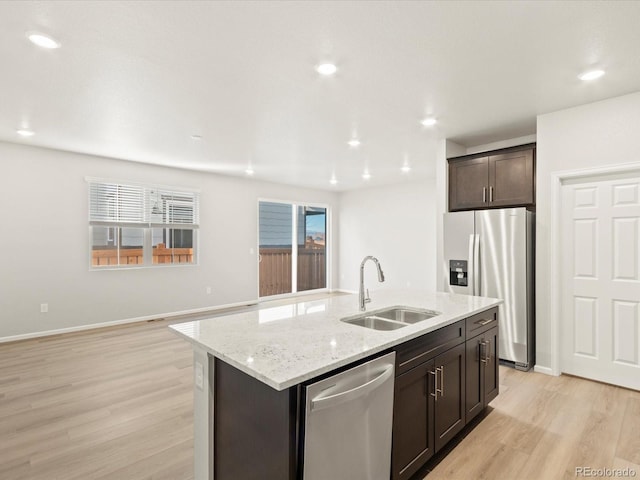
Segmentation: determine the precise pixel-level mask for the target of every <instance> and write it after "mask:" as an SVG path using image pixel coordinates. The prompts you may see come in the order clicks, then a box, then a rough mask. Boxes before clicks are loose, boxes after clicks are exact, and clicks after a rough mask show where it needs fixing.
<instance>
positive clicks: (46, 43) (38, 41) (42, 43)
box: [27, 32, 60, 50]
mask: <svg viewBox="0 0 640 480" xmlns="http://www.w3.org/2000/svg"><path fill="white" fill-rule="evenodd" d="M27 38H28V39H29V40H30V41H31V43H33V44H34V45H37V46H39V47H42V48H48V49H49V50H52V49H54V48H60V42H58V41H57V40H55V39H53V38H51V37H49V36H48V35H44V34H42V33H36V32H29V33H27Z"/></svg>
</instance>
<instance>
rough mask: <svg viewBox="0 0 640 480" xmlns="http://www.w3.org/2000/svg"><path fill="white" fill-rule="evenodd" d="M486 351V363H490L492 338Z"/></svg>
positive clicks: (488, 341)
mask: <svg viewBox="0 0 640 480" xmlns="http://www.w3.org/2000/svg"><path fill="white" fill-rule="evenodd" d="M486 352H487V356H486V357H485V358H486V360H487V361H486V363H485V365H489V363H490V362H491V340H487V350H486Z"/></svg>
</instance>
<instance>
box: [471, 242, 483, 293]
mask: <svg viewBox="0 0 640 480" xmlns="http://www.w3.org/2000/svg"><path fill="white" fill-rule="evenodd" d="M473 236H474V237H475V238H474V241H473V291H474V292H475V293H474V295H481V292H480V235H479V234H477V233H476V234H475V235H473Z"/></svg>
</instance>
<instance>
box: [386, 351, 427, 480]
mask: <svg viewBox="0 0 640 480" xmlns="http://www.w3.org/2000/svg"><path fill="white" fill-rule="evenodd" d="M434 371H435V370H434V361H433V360H430V361H428V362H425V363H423V364H421V365H419V366H417V367H415V368H413V369H412V370H409V371H408V372H407V373H404V374H402V375H399V376H398V377H396V383H395V393H394V399H393V454H392V457H391V471H392V472H393V473H392V478H393V479H394V480H395V479H405V478H410V477H411V475H413V474H414V473H415V472H416V471H417V470H418V468H420V467H421V466H422V465H424V463H425V462H426V461H427V460H429V459H430V458H431V457H432V456H433V453H434V435H435V428H434V425H433V422H434V419H433V412H434V404H435V397H434V395H435V391H434V381H433V378H434V377H433V375H432V374H433V372H434Z"/></svg>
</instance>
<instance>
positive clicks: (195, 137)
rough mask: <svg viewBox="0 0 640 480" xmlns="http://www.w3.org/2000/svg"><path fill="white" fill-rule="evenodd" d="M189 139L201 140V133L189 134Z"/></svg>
mask: <svg viewBox="0 0 640 480" xmlns="http://www.w3.org/2000/svg"><path fill="white" fill-rule="evenodd" d="M191 139H192V140H202V135H197V134H194V135H191Z"/></svg>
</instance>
